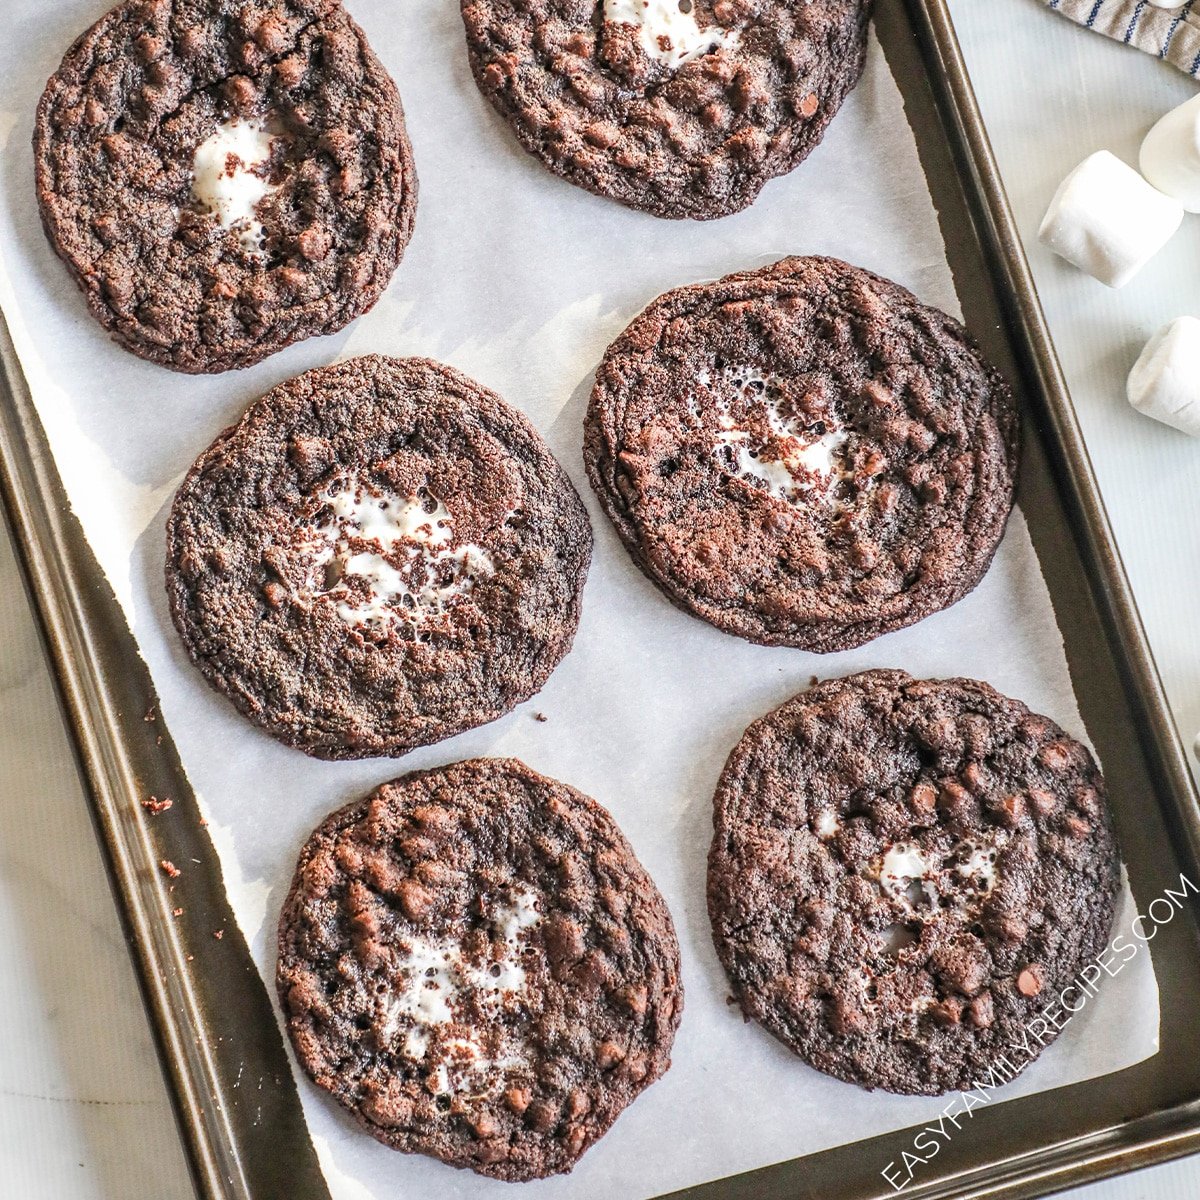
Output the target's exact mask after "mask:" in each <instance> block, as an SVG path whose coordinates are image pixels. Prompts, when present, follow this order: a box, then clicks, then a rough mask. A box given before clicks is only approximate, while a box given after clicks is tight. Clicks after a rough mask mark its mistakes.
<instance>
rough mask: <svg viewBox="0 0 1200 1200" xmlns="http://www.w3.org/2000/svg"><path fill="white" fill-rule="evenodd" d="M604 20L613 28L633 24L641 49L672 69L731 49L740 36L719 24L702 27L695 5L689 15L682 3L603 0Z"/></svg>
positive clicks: (659, 0) (646, 0) (689, 10)
mask: <svg viewBox="0 0 1200 1200" xmlns="http://www.w3.org/2000/svg"><path fill="white" fill-rule="evenodd" d="M604 19H605V20H606V21H611V22H612V23H613V24H614V25H632V26H634V27H635V28H636V29H637V31H638V41H640V42H641V45H642V49H643V50H645V52H646V54H647V55H649V57H651V58H653V59H657V60H658V61H659V62H661V63H665V64H666V65H667V66H668V67H670V68H671V69H672V70H675V69H676V68H678V67H681V66H683V64H684V63H685V62H690V61H691V60H692V59H693V58H699V57H700V56H701V55H704V54H709V53H711V52H712V51H714V50H721V49H725V50H732V49H733V48H734V47H735V46H736V45H737V44H738V33H737V31H736V30H733V29H723V28H722V27H721V26H720V25H706V26H704V27H703V28H701V27H700V23H699V22H698V21H697V20H696V11H695V7H694V6H689V8H688V10H687V12H684V11H683V10H682V9H681V8H680V7H679V0H604Z"/></svg>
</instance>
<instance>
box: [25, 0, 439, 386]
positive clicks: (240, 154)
mask: <svg viewBox="0 0 1200 1200" xmlns="http://www.w3.org/2000/svg"><path fill="white" fill-rule="evenodd" d="M34 153H35V160H36V181H37V196H38V203H39V205H40V208H41V213H42V221H43V224H44V226H45V229H46V232H47V234H48V236H49V238H50V241H51V244H52V245H53V247H54V249H55V251H56V252H57V253H58V255H59V257H60V258H62V259H63V261H64V262H65V263H66V264H67V266H68V267H69V269H70V271H71V273H72V275H73V276H74V277H75V280H76V282H77V283H78V284H79V286H80V288H81V289H82V290H83V292H84V295H85V297H86V298H87V302H88V306H89V308H90V310H91V312H92V315H93V316H95V317H96V318H97V319H98V320H99V321H100V323H101V324H102V325H103V326H104V327H105V328H106V329H107V330H108V331H109V333H110V334H111V335H112V336H113V337H114V338H115V339H116V341H117V342H119V343H120V344H121V345H122V346H124V347H125V348H126V349H127V350H131V351H133V353H135V354H138V355H140V356H141V357H143V358H147V359H150V360H151V361H153V362H156V363H160V364H162V365H163V366H166V367H170V368H172V369H174V370H178V371H186V372H192V373H198V372H215V371H225V370H229V369H231V368H235V367H247V366H250V365H252V364H253V363H256V362H258V361H259V360H261V359H262V358H265V357H266V356H267V355H269V354H273V353H274V352H275V351H277V350H281V349H283V347H285V346H287V345H290V344H291V343H293V342H296V341H299V340H301V339H302V338H307V337H312V336H314V335H316V334H325V333H332V332H334V331H335V330H338V329H340V328H342V327H343V326H344V325H346V324H347V323H348V322H349V321H352V320H353V319H354V318H355V317H357V316H359V315H360V314H361V313H363V312H365V311H366V310H367V309H369V308H370V307H371V306H372V305H373V304H374V303H375V301H376V300H377V299H378V298H379V296H380V295H381V293H382V292H383V290H384V288H385V287H386V286H387V284H388V281H389V280H390V279H391V277H392V273H393V272H394V271H395V269H396V266H397V264H398V263H399V262H400V258H401V255H402V254H403V252H404V248H405V246H406V245H407V243H408V239H409V236H410V234H411V232H412V226H413V219H414V215H415V212H416V199H417V179H416V173H415V170H414V167H413V158H412V150H411V148H410V146H409V141H408V135H407V133H406V131H405V126H404V114H403V111H402V109H401V105H400V97H399V94H398V93H397V91H396V86H395V84H394V83H393V82H392V80H391V78H390V77H389V75H388V73H387V71H386V70H385V69H384V67H383V65H382V64H381V63H380V61H379V59H378V58H377V57H376V56H375V54H374V52H373V51H372V50H371V47H370V46H369V45H368V43H367V40H366V37H365V35H364V34H363V32H362V30H361V29H359V28H358V26H357V25H356V24H355V23H354V22H353V21H352V20H351V19H350V17H349V16H348V15H347V13H346V11H345V10H344V9H343V8H342V6H341V5H340V4H339V3H337V2H336V0H271V2H267V0H250V2H249V3H240V2H239V3H236V4H235V3H231V2H229V0H126V3H123V4H120V5H118V6H117V7H116V8H114V9H112V11H110V12H109V13H108V14H107V15H106V16H104V17H102V18H101V19H100V20H99V21H98V22H97V23H96V24H95V25H94V26H92V28H91V29H89V30H88V31H87V32H86V33H84V34H83V35H82V36H81V37H80V38H79V39H78V41H76V43H75V44H74V45H73V46H72V47H71V49H70V50H68V51H67V54H66V57H65V58H64V59H63V62H62V65H61V66H60V67H59V69H58V71H56V72H55V74H54V75H53V76H52V78H51V79H50V81H49V83H48V84H47V85H46V90H45V92H44V94H43V96H42V99H41V103H40V104H39V105H38V112H37V124H36V131H35V135H34Z"/></svg>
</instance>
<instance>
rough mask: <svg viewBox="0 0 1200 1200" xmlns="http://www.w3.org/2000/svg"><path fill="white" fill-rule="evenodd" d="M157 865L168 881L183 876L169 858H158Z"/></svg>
mask: <svg viewBox="0 0 1200 1200" xmlns="http://www.w3.org/2000/svg"><path fill="white" fill-rule="evenodd" d="M158 865H159V866H160V867H161V868H162V873H163V874H164V875H166V876H167V878H169V879H178V878H179V876H180V875H182V874H183V872H182V871H181V870H180V869H179V868H178V867H177V866H176V865H175V864H174V863H173V862H172V861H171V860H170V859H169V858H160V859H159V860H158Z"/></svg>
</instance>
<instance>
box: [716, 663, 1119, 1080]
mask: <svg viewBox="0 0 1200 1200" xmlns="http://www.w3.org/2000/svg"><path fill="white" fill-rule="evenodd" d="M714 803H715V812H714V819H713V825H714V833H713V842H712V849H711V851H710V855H709V871H708V907H709V915H710V917H711V920H712V926H713V939H714V942H715V944H716V947H717V953H718V955H719V956H720V959H721V962H722V964H723V965H724V967H725V970H726V972H727V974H728V976H729V980H730V983H731V985H732V987H733V991H734V995H735V997H736V999H737V1001H738V1003H739V1004H740V1005H741V1007H742V1009H743V1011H744V1012H745V1013H746V1015H747V1016H749V1017H752V1018H753V1019H754V1020H756V1021H759V1022H760V1023H761V1024H762V1025H764V1026H765V1027H766V1028H767V1029H768V1030H770V1032H771V1033H773V1034H774V1035H775V1036H776V1037H777V1038H779V1039H780V1041H782V1042H784V1043H785V1044H786V1045H787V1046H789V1047H791V1049H792V1050H794V1051H795V1052H796V1053H797V1054H798V1055H800V1056H801V1057H802V1058H803V1059H805V1060H806V1061H807V1062H808V1063H810V1064H811V1065H812V1066H814V1067H816V1068H817V1069H818V1070H820V1071H824V1072H826V1073H827V1074H830V1075H833V1076H836V1077H837V1078H838V1079H844V1080H847V1081H849V1082H851V1083H856V1084H859V1085H861V1086H863V1087H866V1088H884V1089H886V1090H888V1091H892V1092H902V1093H913V1094H925V1095H937V1094H940V1093H943V1092H947V1091H951V1090H953V1089H967V1088H971V1087H973V1086H976V1084H977V1083H978V1081H980V1080H985V1079H987V1078H988V1072H989V1069H990V1068H991V1066H992V1064H993V1063H995V1062H996V1061H997V1060H998V1056H1001V1055H1003V1056H1006V1057H1007V1058H1008V1059H1009V1061H1010V1062H1011V1064H1012V1066H1013V1068H1021V1067H1023V1066H1026V1065H1028V1062H1029V1061H1030V1059H1029V1058H1027V1057H1026V1046H1027V1045H1028V1048H1029V1050H1031V1051H1032V1052H1033V1054H1034V1055H1035V1056H1036V1054H1037V1053H1039V1052H1040V1049H1041V1045H1042V1043H1043V1042H1044V1043H1046V1044H1048V1043H1049V1042H1050V1041H1051V1040H1052V1038H1053V1037H1054V1036H1055V1034H1056V1033H1057V1029H1056V1028H1055V1027H1054V1026H1053V1025H1050V1026H1049V1028H1048V1029H1047V1030H1046V1031H1044V1032H1043V1033H1042V1035H1041V1037H1040V1038H1039V1039H1031V1038H1027V1037H1025V1030H1026V1027H1027V1025H1028V1023H1029V1022H1030V1021H1031V1020H1033V1019H1034V1018H1035V1017H1036V1016H1037V1014H1038V1013H1039V1012H1040V1011H1041V1010H1042V1009H1044V1008H1045V1007H1047V1006H1048V1005H1049V1004H1052V1003H1056V1002H1057V1001H1058V998H1059V996H1060V994H1061V993H1062V992H1063V990H1064V989H1065V988H1067V987H1068V986H1069V985H1071V984H1073V983H1074V982H1075V981H1076V979H1077V977H1078V974H1079V972H1080V971H1081V969H1082V968H1083V967H1085V966H1086V965H1087V964H1089V963H1090V962H1092V960H1093V959H1094V958H1095V957H1096V956H1097V955H1098V954H1100V952H1101V951H1102V950H1104V948H1105V947H1106V946H1107V944H1108V936H1109V930H1110V927H1111V925H1112V921H1113V914H1114V909H1115V904H1116V897H1117V891H1118V886H1119V880H1120V865H1119V858H1118V852H1117V846H1116V842H1115V839H1114V834H1113V828H1112V819H1111V816H1110V814H1109V810H1108V804H1107V801H1106V798H1105V787H1104V779H1103V777H1102V776H1101V774H1100V771H1099V770H1098V768H1097V766H1096V763H1095V762H1094V760H1093V758H1092V756H1091V754H1090V753H1089V752H1088V750H1087V749H1086V748H1085V747H1084V746H1083V745H1081V744H1080V743H1079V742H1077V741H1075V740H1074V739H1073V738H1071V737H1069V736H1068V735H1067V734H1066V733H1064V732H1063V730H1062V729H1060V728H1059V727H1058V726H1057V725H1056V724H1055V723H1054V722H1053V721H1051V720H1050V719H1049V718H1047V717H1042V716H1038V715H1036V714H1035V713H1031V712H1030V711H1029V709H1028V708H1026V706H1025V705H1024V704H1021V703H1020V702H1018V701H1016V700H1010V699H1009V698H1007V697H1006V696H1002V695H1001V694H1000V693H999V692H997V691H995V689H993V688H991V687H989V686H988V685H987V684H986V683H978V682H976V681H974V680H970V679H949V680H919V679H913V678H912V677H911V676H909V675H907V674H905V673H904V672H903V671H867V672H864V673H862V674H859V675H851V676H848V677H847V678H845V679H833V680H829V681H827V682H825V683H821V684H818V685H816V686H815V687H813V688H812V689H810V690H809V691H807V692H804V693H802V694H801V695H799V696H797V697H795V698H794V699H792V700H790V701H788V702H787V703H786V704H784V705H783V706H782V707H780V708H778V709H776V710H775V711H774V712H772V713H770V714H768V715H767V716H765V717H763V718H762V719H761V720H758V721H755V722H754V724H752V725H751V726H750V728H749V729H747V731H746V733H745V735H744V736H743V737H742V739H741V741H740V742H739V743H738V744H737V746H736V747H735V749H734V751H733V753H732V754H731V755H730V756H729V761H728V762H727V763H726V765H725V770H724V772H723V774H722V776H721V781H720V784H719V786H718V788H717V792H716V797H715V802H714ZM1068 1003H1077V1001H1068ZM1017 1047H1020V1048H1021V1049H1020V1050H1018V1049H1017Z"/></svg>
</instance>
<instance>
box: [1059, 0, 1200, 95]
mask: <svg viewBox="0 0 1200 1200" xmlns="http://www.w3.org/2000/svg"><path fill="white" fill-rule="evenodd" d="M1044 2H1045V3H1046V4H1048V5H1049V6H1050V7H1051V8H1052V9H1054V11H1055V12H1060V13H1062V14H1063V16H1065V17H1070V18H1071V20H1072V21H1078V22H1079V24H1080V25H1086V26H1087V28H1088V29H1095V30H1096V31H1097V32H1098V33H1103V34H1105V35H1107V36H1108V37H1110V38H1116V40H1117V41H1118V42H1124V43H1125V44H1126V45H1127V46H1137V48H1138V49H1139V50H1145V51H1147V52H1148V53H1150V54H1153V55H1156V56H1157V57H1158V58H1165V59H1166V60H1167V62H1169V63H1174V64H1175V66H1177V67H1178V68H1179V69H1180V70H1181V71H1185V72H1187V74H1189V75H1191V76H1192V78H1193V79H1200V0H1187V3H1186V4H1179V5H1178V6H1176V7H1175V8H1159V7H1157V6H1156V5H1154V4H1151V3H1150V0H1044ZM1193 6H1194V7H1195V12H1193V11H1192V10H1193Z"/></svg>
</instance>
